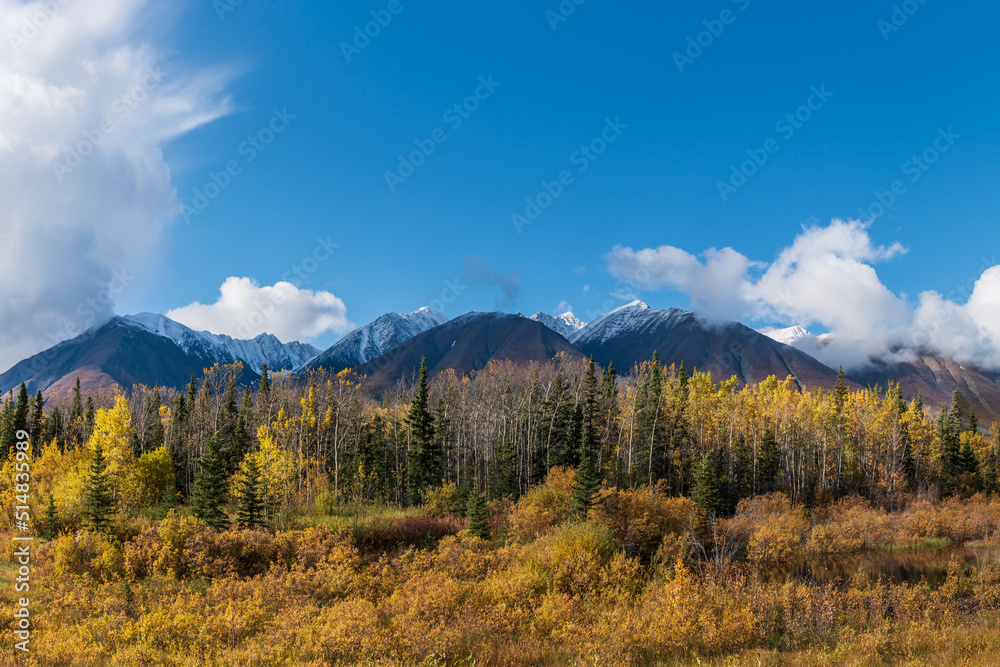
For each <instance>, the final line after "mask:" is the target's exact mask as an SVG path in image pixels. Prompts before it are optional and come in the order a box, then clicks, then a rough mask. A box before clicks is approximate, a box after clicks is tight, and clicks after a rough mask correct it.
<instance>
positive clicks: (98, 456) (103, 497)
mask: <svg viewBox="0 0 1000 667" xmlns="http://www.w3.org/2000/svg"><path fill="white" fill-rule="evenodd" d="M96 440H97V442H95V443H94V456H93V458H92V459H91V462H90V477H89V478H88V479H87V485H86V488H85V489H84V503H83V512H82V515H83V521H84V524H85V525H86V526H87V527H88V528H90V529H91V530H93V531H94V532H98V533H99V532H106V531H107V530H108V527H109V526H110V524H111V516H112V515H113V514H114V513H115V499H114V496H112V494H111V485H110V484H109V483H108V478H107V472H106V470H105V461H104V448H103V447H102V446H101V441H100V440H99V439H96Z"/></svg>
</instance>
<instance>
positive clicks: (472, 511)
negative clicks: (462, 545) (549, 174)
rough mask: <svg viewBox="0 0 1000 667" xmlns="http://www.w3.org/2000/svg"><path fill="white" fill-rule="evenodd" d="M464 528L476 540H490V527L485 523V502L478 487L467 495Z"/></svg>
mask: <svg viewBox="0 0 1000 667" xmlns="http://www.w3.org/2000/svg"><path fill="white" fill-rule="evenodd" d="M465 518H466V522H465V528H466V529H467V530H468V531H469V532H470V533H472V534H473V535H475V536H476V537H478V538H481V539H484V540H488V539H490V526H489V524H488V523H487V522H486V500H485V499H484V498H483V496H482V494H481V493H480V492H479V486H478V485H476V487H475V488H474V489H473V490H472V493H470V494H469V500H468V502H467V503H466V505H465Z"/></svg>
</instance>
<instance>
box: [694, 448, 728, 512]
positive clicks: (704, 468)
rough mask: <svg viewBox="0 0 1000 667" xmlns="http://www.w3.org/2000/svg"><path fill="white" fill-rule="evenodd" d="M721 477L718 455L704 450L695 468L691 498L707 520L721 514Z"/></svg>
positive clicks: (720, 463) (720, 464)
mask: <svg viewBox="0 0 1000 667" xmlns="http://www.w3.org/2000/svg"><path fill="white" fill-rule="evenodd" d="M722 477H723V472H722V461H721V459H720V457H719V456H718V455H717V454H716V453H713V452H705V453H704V454H703V455H702V457H701V461H699V462H698V466H697V468H695V472H694V487H693V488H692V489H691V500H693V501H694V502H695V504H696V505H697V506H698V507H699V508H700V509H701V511H702V512H703V513H704V515H705V518H706V520H708V521H711V520H712V519H714V518H716V517H718V516H720V515H721V514H722V510H723V507H722V505H723V503H722V493H721V486H722V485H721V481H722Z"/></svg>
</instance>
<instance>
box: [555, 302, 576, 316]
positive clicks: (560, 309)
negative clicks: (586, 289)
mask: <svg viewBox="0 0 1000 667" xmlns="http://www.w3.org/2000/svg"><path fill="white" fill-rule="evenodd" d="M572 312H573V306H572V304H570V302H569V301H560V302H559V303H558V304H556V309H555V314H556V315H562V314H563V313H572Z"/></svg>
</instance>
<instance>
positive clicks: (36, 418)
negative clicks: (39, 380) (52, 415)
mask: <svg viewBox="0 0 1000 667" xmlns="http://www.w3.org/2000/svg"><path fill="white" fill-rule="evenodd" d="M28 433H29V437H30V439H31V447H32V449H33V450H34V452H35V453H36V454H38V453H40V452H41V451H42V444H43V443H42V434H43V433H45V399H44V398H42V391H41V390H40V389H39V390H38V393H37V394H36V395H35V404H34V407H33V409H32V411H31V422H30V428H29V429H28Z"/></svg>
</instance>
